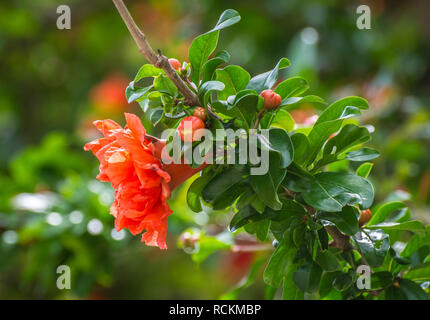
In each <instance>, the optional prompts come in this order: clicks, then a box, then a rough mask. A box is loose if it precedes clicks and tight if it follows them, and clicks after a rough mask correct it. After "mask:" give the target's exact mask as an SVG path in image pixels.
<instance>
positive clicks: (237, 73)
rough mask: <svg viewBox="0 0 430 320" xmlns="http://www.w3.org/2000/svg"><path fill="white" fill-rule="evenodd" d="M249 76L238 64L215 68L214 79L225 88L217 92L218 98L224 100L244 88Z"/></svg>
mask: <svg viewBox="0 0 430 320" xmlns="http://www.w3.org/2000/svg"><path fill="white" fill-rule="evenodd" d="M250 78H251V76H250V75H249V73H248V72H247V71H246V70H245V69H243V68H242V67H239V66H233V65H231V66H227V67H225V68H224V69H218V70H216V80H217V81H220V82H222V83H224V84H225V89H224V90H223V91H221V92H220V93H219V94H218V97H219V99H221V100H225V99H227V98H228V97H229V96H232V95H235V94H236V93H238V92H239V91H241V90H243V89H245V88H246V85H247V84H248V82H249V79H250Z"/></svg>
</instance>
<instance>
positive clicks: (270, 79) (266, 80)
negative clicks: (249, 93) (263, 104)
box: [246, 58, 290, 93]
mask: <svg viewBox="0 0 430 320" xmlns="http://www.w3.org/2000/svg"><path fill="white" fill-rule="evenodd" d="M289 66H290V61H289V60H288V59H287V58H282V59H281V60H279V62H278V63H277V64H276V66H275V68H273V70H270V71H267V72H265V73H262V74H259V75H257V76H255V77H253V78H252V79H251V80H250V81H249V83H248V85H247V86H246V88H247V89H252V90H255V91H257V93H261V92H262V91H263V90H266V89H270V88H272V87H273V85H274V84H275V83H276V80H277V79H278V73H279V70H281V69H284V68H287V67H289Z"/></svg>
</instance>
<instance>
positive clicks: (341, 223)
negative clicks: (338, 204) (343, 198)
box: [317, 206, 360, 236]
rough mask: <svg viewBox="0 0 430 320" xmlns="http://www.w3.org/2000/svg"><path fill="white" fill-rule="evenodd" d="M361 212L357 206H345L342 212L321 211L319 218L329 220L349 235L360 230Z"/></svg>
mask: <svg viewBox="0 0 430 320" xmlns="http://www.w3.org/2000/svg"><path fill="white" fill-rule="evenodd" d="M359 217H360V212H359V211H358V209H357V208H355V207H351V206H345V207H343V208H342V211H341V212H319V213H318V214H317V218H318V219H322V220H327V221H330V222H332V223H334V224H335V225H336V227H337V228H338V229H339V230H340V231H342V232H343V233H345V234H347V235H350V236H352V235H354V234H356V233H357V232H358V218H359Z"/></svg>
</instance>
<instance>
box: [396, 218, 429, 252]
mask: <svg viewBox="0 0 430 320" xmlns="http://www.w3.org/2000/svg"><path fill="white" fill-rule="evenodd" d="M428 244H430V225H428V226H426V227H425V233H424V235H422V234H414V235H413V237H412V238H411V239H410V240H409V242H408V244H407V245H406V247H405V248H404V249H403V251H402V252H401V253H400V256H401V257H410V256H411V255H412V254H413V253H415V252H416V251H417V250H418V249H419V248H421V247H422V246H425V245H428Z"/></svg>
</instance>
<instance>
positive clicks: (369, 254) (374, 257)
mask: <svg viewBox="0 0 430 320" xmlns="http://www.w3.org/2000/svg"><path fill="white" fill-rule="evenodd" d="M353 238H354V240H355V242H356V243H357V246H358V248H359V250H360V252H361V253H362V254H363V256H364V258H365V259H366V261H367V263H368V264H369V265H370V266H371V267H374V268H376V267H379V266H380V265H381V264H382V263H383V262H384V259H385V256H386V255H387V253H388V249H389V248H390V239H389V236H388V234H386V233H384V232H383V231H382V230H363V231H360V232H358V233H356V234H355V235H354V236H353Z"/></svg>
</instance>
